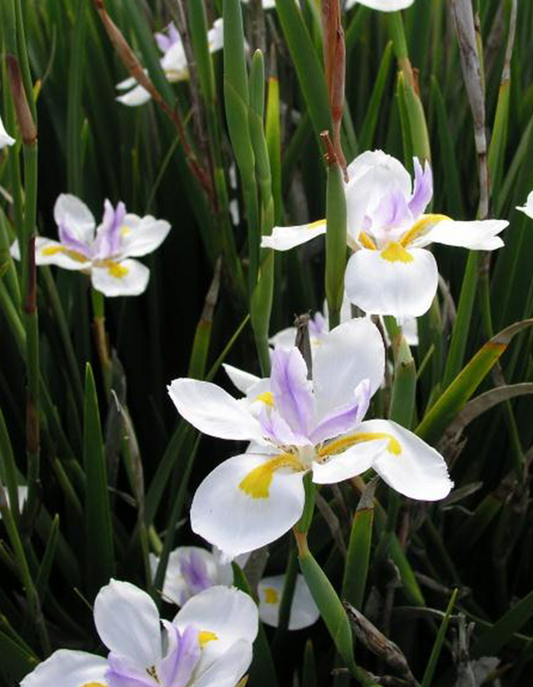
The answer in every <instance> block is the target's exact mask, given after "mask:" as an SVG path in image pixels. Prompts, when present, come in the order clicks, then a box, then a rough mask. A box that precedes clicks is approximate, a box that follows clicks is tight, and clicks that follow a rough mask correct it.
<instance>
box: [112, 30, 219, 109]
mask: <svg viewBox="0 0 533 687" xmlns="http://www.w3.org/2000/svg"><path fill="white" fill-rule="evenodd" d="M154 35H155V39H156V42H157V45H158V47H159V50H161V52H162V53H163V57H162V58H161V59H160V61H159V63H160V65H161V69H162V70H163V71H164V72H165V76H166V77H167V80H168V81H169V83H177V82H178V81H186V80H187V79H188V78H189V68H188V66H187V57H186V55H185V48H184V47H183V41H182V39H181V36H180V34H179V32H178V30H177V28H176V26H175V25H174V23H170V24H169V25H168V26H167V28H166V29H165V31H164V32H161V33H156V34H154ZM223 40H224V34H223V28H222V19H216V20H215V22H214V23H213V26H212V28H211V29H209V31H208V33H207V41H208V45H209V51H210V52H211V53H214V52H217V50H221V49H222V46H223ZM117 90H119V91H127V93H124V95H119V96H118V97H117V100H118V101H119V102H120V103H122V104H123V105H128V106H130V107H137V106H138V105H144V103H146V102H148V101H149V100H150V98H151V96H150V94H149V93H148V91H147V90H146V89H145V88H143V87H142V86H140V85H139V84H138V83H137V81H136V80H135V78H134V77H129V78H127V79H125V80H124V81H121V82H120V83H119V84H117Z"/></svg>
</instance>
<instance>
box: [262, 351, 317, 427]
mask: <svg viewBox="0 0 533 687" xmlns="http://www.w3.org/2000/svg"><path fill="white" fill-rule="evenodd" d="M270 384H271V387H270V388H271V390H272V393H273V394H274V406H275V408H276V410H277V411H278V412H279V414H280V415H281V416H282V417H283V419H284V420H285V422H286V423H287V424H288V425H289V427H290V428H291V430H292V431H293V432H295V433H296V434H300V435H302V436H308V432H309V430H310V428H311V427H312V423H313V419H314V399H313V395H312V393H311V385H310V383H309V380H308V379H307V365H306V364H305V361H304V359H303V357H302V354H301V353H300V351H299V350H298V349H297V348H291V349H289V350H286V349H276V350H275V351H274V353H273V355H272V374H271V377H270Z"/></svg>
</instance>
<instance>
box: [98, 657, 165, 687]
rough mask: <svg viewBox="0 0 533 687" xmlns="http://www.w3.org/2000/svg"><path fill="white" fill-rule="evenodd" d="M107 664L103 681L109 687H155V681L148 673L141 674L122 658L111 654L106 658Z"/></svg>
mask: <svg viewBox="0 0 533 687" xmlns="http://www.w3.org/2000/svg"><path fill="white" fill-rule="evenodd" d="M107 663H108V666H109V668H108V669H107V671H106V674H105V679H106V682H107V684H108V686H109V687H155V685H157V682H156V680H155V679H154V678H153V677H152V676H151V675H150V674H149V673H147V672H144V673H143V672H142V671H141V670H139V669H138V668H136V667H134V666H132V665H131V664H130V662H129V661H128V660H127V659H125V658H123V657H122V656H118V655H117V654H114V653H112V652H111V653H110V654H109V656H108V657H107ZM147 668H150V666H147Z"/></svg>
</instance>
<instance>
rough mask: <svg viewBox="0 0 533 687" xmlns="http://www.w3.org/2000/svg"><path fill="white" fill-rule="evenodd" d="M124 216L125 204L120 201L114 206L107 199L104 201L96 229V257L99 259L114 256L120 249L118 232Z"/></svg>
mask: <svg viewBox="0 0 533 687" xmlns="http://www.w3.org/2000/svg"><path fill="white" fill-rule="evenodd" d="M125 217H126V206H125V205H124V203H123V202H122V201H121V202H120V203H118V204H117V207H116V208H114V207H113V206H112V205H111V203H110V202H109V200H107V199H106V200H105V201H104V218H103V220H102V224H101V226H100V228H99V229H98V236H97V239H96V242H97V254H98V255H97V257H98V258H99V259H101V260H105V259H106V258H110V257H112V256H116V255H117V254H118V252H119V250H120V232H121V229H122V225H123V224H124V218H125Z"/></svg>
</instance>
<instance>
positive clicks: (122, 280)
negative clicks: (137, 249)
mask: <svg viewBox="0 0 533 687" xmlns="http://www.w3.org/2000/svg"><path fill="white" fill-rule="evenodd" d="M109 262H111V263H112V265H111V267H93V269H92V283H93V286H94V288H95V289H96V290H97V291H101V292H102V293H103V294H104V296H109V297H115V296H138V295H139V294H141V293H143V291H145V290H146V287H147V286H148V280H149V279H150V270H149V269H148V267H146V265H143V264H142V262H138V260H121V261H120V262H119V263H117V262H113V261H109ZM124 270H126V271H124Z"/></svg>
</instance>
